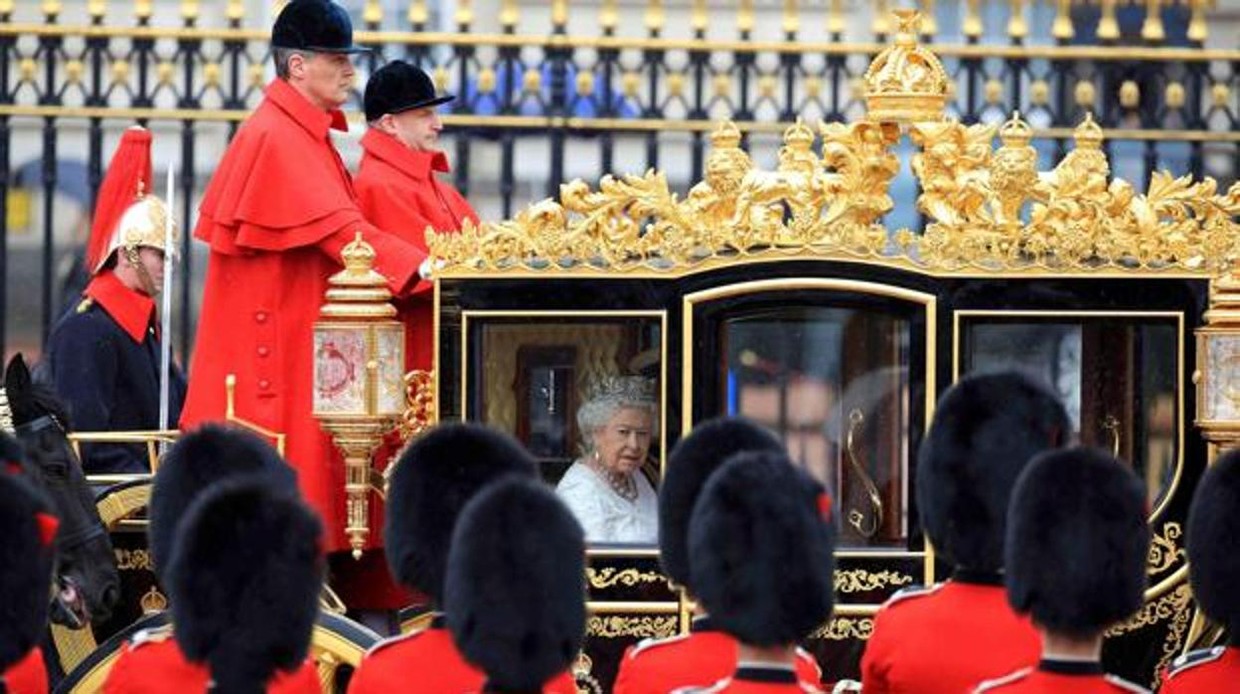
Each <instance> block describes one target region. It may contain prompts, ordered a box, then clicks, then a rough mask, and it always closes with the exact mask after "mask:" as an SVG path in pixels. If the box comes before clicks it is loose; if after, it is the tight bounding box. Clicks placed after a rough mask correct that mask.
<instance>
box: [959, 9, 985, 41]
mask: <svg viewBox="0 0 1240 694" xmlns="http://www.w3.org/2000/svg"><path fill="white" fill-rule="evenodd" d="M977 5H978V0H968V2H967V3H965V8H964V22H963V23H962V24H961V27H960V29H961V31H963V32H964V35H965V38H968V39H979V38H981V37H982V30H983V29H982V13H981V12H980V11H979V10H978V8H977Z"/></svg>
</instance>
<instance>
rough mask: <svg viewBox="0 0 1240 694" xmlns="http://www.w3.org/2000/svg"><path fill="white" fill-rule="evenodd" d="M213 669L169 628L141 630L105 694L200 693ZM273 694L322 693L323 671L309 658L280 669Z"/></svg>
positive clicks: (116, 665) (271, 687)
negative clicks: (292, 668) (188, 653)
mask: <svg viewBox="0 0 1240 694" xmlns="http://www.w3.org/2000/svg"><path fill="white" fill-rule="evenodd" d="M210 683H211V671H210V670H208V669H207V666H206V665H199V664H197V663H191V662H190V661H188V660H186V659H185V656H184V655H183V654H182V653H181V649H180V648H179V647H177V642H176V640H174V639H173V638H172V632H171V630H170V629H169V628H168V627H161V628H159V629H150V630H147V631H140V632H138V633H137V635H135V636H134V638H133V640H132V641H130V642H127V643H125V645H124V646H121V653H120V655H119V656H117V658H116V662H115V663H114V664H113V665H112V669H111V671H109V672H108V679H107V681H105V682H104V683H103V692H104V694H148V693H149V694H174V693H176V694H179V693H182V692H183V693H184V694H197V693H198V692H206V691H207V687H208V685H210ZM267 691H268V692H269V693H270V694H319V693H320V692H321V691H322V689H321V687H320V685H319V673H318V670H317V668H315V665H314V661H312V660H307V661H306V662H305V663H304V664H302V666H301V667H300V668H298V669H297V671H296V672H277V673H276V675H275V677H274V678H272V680H271V683H270V684H268V685H267Z"/></svg>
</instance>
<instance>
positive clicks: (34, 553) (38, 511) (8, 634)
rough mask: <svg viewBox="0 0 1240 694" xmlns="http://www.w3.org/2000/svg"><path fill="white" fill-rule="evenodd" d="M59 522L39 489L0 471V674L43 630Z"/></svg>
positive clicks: (37, 639)
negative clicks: (1, 539) (0, 531)
mask: <svg viewBox="0 0 1240 694" xmlns="http://www.w3.org/2000/svg"><path fill="white" fill-rule="evenodd" d="M58 525H59V523H58V522H57V520H56V517H55V516H54V515H52V505H51V503H50V502H49V501H48V500H47V498H46V497H45V496H44V495H43V493H42V492H41V491H39V490H38V489H36V488H35V487H33V486H31V485H30V484H29V483H28V482H27V481H26V480H25V479H23V478H21V477H19V476H17V475H16V474H12V473H8V472H0V528H4V532H3V533H0V537H2V538H3V542H0V566H3V567H4V568H3V569H0V673H3V672H4V670H5V669H7V668H8V667H9V666H11V665H13V664H14V663H16V662H17V661H19V660H21V659H22V657H24V656H25V655H26V654H27V653H29V652H30V649H31V648H34V647H35V646H37V645H38V644H39V640H40V638H41V637H42V636H43V632H44V631H45V630H46V629H47V619H48V615H47V611H48V605H49V602H50V599H51V598H50V596H51V590H52V564H53V561H54V560H55V550H56V548H55V545H56V528H57V526H58Z"/></svg>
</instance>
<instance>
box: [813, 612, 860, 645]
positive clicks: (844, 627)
mask: <svg viewBox="0 0 1240 694" xmlns="http://www.w3.org/2000/svg"><path fill="white" fill-rule="evenodd" d="M873 633H874V618H873V617H833V618H832V619H831V621H829V622H827V623H826V624H824V625H822V626H820V627H818V629H816V630H815V631H814V633H812V634H810V635H809V637H810V638H811V639H825V640H827V641H847V640H849V639H863V640H864V639H869V638H870V635H871V634H873Z"/></svg>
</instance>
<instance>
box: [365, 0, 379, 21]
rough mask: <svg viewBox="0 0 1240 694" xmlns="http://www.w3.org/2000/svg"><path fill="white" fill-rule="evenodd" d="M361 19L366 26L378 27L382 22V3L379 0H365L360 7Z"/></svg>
mask: <svg viewBox="0 0 1240 694" xmlns="http://www.w3.org/2000/svg"><path fill="white" fill-rule="evenodd" d="M362 21H363V22H365V23H366V26H368V27H379V26H381V25H382V24H383V3H382V2H380V0H366V5H365V6H364V7H363V8H362Z"/></svg>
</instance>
